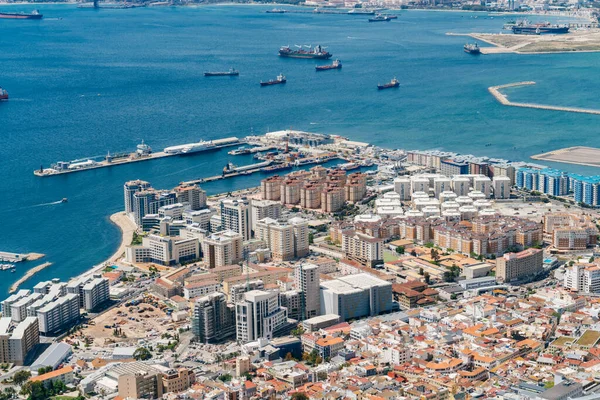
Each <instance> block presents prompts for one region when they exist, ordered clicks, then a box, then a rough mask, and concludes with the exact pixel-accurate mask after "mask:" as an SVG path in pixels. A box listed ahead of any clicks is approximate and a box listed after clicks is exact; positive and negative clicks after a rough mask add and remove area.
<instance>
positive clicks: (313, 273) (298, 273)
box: [294, 264, 321, 320]
mask: <svg viewBox="0 0 600 400" xmlns="http://www.w3.org/2000/svg"><path fill="white" fill-rule="evenodd" d="M294 281H295V283H296V289H298V290H299V291H300V296H301V297H300V303H301V304H300V310H301V313H300V314H301V315H300V316H301V318H302V319H303V320H304V319H308V318H312V317H316V316H319V315H321V304H320V300H319V283H320V280H319V267H318V266H316V265H314V264H302V265H299V266H298V267H297V268H296V270H295V271H294Z"/></svg>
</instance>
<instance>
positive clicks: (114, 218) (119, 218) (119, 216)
mask: <svg viewBox="0 0 600 400" xmlns="http://www.w3.org/2000/svg"><path fill="white" fill-rule="evenodd" d="M110 221H111V222H112V223H113V224H115V225H116V226H117V227H118V228H119V230H120V231H121V244H120V245H119V248H117V250H116V251H115V252H114V254H113V255H112V256H110V257H109V258H108V259H107V260H106V261H104V262H102V263H101V264H100V265H102V266H104V264H106V263H114V262H117V261H119V259H120V258H121V256H122V255H123V254H125V247H126V246H127V245H129V244H130V243H131V241H132V240H133V233H134V232H135V231H136V228H137V227H136V226H135V224H134V223H133V221H132V220H130V219H129V217H128V216H127V214H125V211H119V212H116V213H114V214H113V215H111V216H110Z"/></svg>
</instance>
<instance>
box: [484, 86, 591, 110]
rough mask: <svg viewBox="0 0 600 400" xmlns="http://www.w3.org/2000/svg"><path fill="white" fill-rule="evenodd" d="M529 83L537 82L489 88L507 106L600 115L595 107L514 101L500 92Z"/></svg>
mask: <svg viewBox="0 0 600 400" xmlns="http://www.w3.org/2000/svg"><path fill="white" fill-rule="evenodd" d="M528 85H535V82H533V81H526V82H515V83H508V84H506V85H500V86H491V87H489V88H488V91H489V92H490V93H491V94H492V96H494V97H495V98H496V100H498V102H499V103H500V104H502V105H505V106H511V107H522V108H536V109H539V110H551V111H566V112H574V113H582V114H595V115H600V110H593V109H589V108H577V107H562V106H549V105H544V104H535V103H517V102H512V101H510V100H508V97H507V96H506V95H505V94H502V93H501V92H500V90H502V89H506V88H510V87H517V86H528Z"/></svg>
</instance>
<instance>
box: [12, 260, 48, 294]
mask: <svg viewBox="0 0 600 400" xmlns="http://www.w3.org/2000/svg"><path fill="white" fill-rule="evenodd" d="M51 265H52V263H51V262H45V263H43V264H40V265H38V266H37V267H33V268H31V269H30V270H29V271H27V272H26V273H25V275H23V276H22V277H21V278H19V280H17V281H16V282H15V283H13V284H12V285H11V286H10V289H8V293H14V292H16V291H17V289H18V288H19V286H21V285H22V284H23V283H25V281H27V280H28V279H29V278H31V277H32V276H34V275H35V274H37V273H38V272H40V271H41V270H43V269H44V268H47V267H49V266H51Z"/></svg>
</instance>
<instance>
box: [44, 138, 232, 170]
mask: <svg viewBox="0 0 600 400" xmlns="http://www.w3.org/2000/svg"><path fill="white" fill-rule="evenodd" d="M212 143H214V144H215V146H214V147H211V148H210V149H209V150H207V151H214V150H218V149H222V148H224V147H231V146H237V145H240V144H241V143H243V142H242V141H241V140H239V139H238V138H236V137H231V138H225V139H217V140H212ZM142 145H143V143H142ZM138 147H139V146H138ZM199 153H200V152H199ZM199 153H198V154H199ZM194 154H195V153H191V154H189V155H190V156H193V155H194ZM179 155H181V154H169V153H165V152H164V151H159V152H155V153H154V152H152V153H143V154H140V153H138V152H134V153H128V154H125V155H117V156H110V154H109V155H108V156H106V157H105V159H104V160H102V161H98V162H92V158H94V157H90V158H83V159H81V160H78V161H82V160H87V161H84V162H83V163H79V164H81V167H75V168H69V169H55V168H46V169H44V168H40V169H37V170H35V171H33V174H34V175H35V176H39V177H48V176H56V175H64V174H70V173H73V172H81V171H90V170H94V169H98V168H106V167H114V166H117V165H124V164H131V163H136V162H142V161H150V160H156V159H160V158H165V157H174V156H179ZM71 163H73V164H75V162H71Z"/></svg>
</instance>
